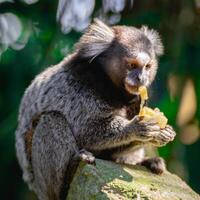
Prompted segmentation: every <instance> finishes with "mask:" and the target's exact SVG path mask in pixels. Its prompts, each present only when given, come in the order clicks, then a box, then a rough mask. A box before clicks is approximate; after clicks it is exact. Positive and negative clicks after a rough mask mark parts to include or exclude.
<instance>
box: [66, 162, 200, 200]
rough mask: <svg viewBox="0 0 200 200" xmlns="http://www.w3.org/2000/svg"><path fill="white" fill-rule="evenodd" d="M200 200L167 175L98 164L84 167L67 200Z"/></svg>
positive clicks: (175, 177)
mask: <svg viewBox="0 0 200 200" xmlns="http://www.w3.org/2000/svg"><path fill="white" fill-rule="evenodd" d="M109 199H112V200H118V199H121V200H134V199H141V200H180V199H182V200H190V199H191V200H200V197H199V195H198V194H196V193H195V192H194V191H192V190H191V188H190V187H189V186H187V185H186V184H185V183H184V182H183V181H182V180H181V179H180V178H178V177H177V176H175V175H173V174H170V173H169V172H165V173H164V174H163V175H155V174H152V173H151V172H149V171H147V170H146V169H145V168H144V167H141V166H122V165H118V164H115V163H113V162H109V161H103V160H98V159H97V160H96V166H93V165H85V164H83V163H81V164H80V166H79V168H78V170H77V172H76V174H75V177H74V179H73V181H72V183H71V187H70V190H69V194H68V198H67V200H109Z"/></svg>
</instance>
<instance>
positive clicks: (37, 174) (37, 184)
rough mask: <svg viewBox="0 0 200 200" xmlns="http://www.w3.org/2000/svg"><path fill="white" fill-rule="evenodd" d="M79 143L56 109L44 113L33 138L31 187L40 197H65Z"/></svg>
mask: <svg viewBox="0 0 200 200" xmlns="http://www.w3.org/2000/svg"><path fill="white" fill-rule="evenodd" d="M77 152H78V147H77V145H76V141H75V139H74V136H73V134H72V131H71V129H70V127H69V125H68V122H67V120H66V119H65V118H64V117H63V116H62V115H61V114H60V113H56V112H49V113H46V114H43V115H42V116H41V118H40V120H39V122H38V124H37V126H36V129H35V132H34V134H33V140H32V168H33V174H34V183H33V184H34V189H35V192H36V194H37V195H38V197H39V199H41V200H57V199H64V198H65V196H66V192H67V189H68V188H67V187H68V185H69V183H68V181H69V180H70V179H71V178H72V177H73V174H74V172H75V170H76V166H77V164H78V162H76V160H75V161H74V163H73V157H74V156H75V155H76V154H77Z"/></svg>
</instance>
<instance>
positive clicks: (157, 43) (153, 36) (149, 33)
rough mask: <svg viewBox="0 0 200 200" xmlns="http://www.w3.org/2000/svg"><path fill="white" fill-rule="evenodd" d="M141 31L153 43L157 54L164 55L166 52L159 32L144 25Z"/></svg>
mask: <svg viewBox="0 0 200 200" xmlns="http://www.w3.org/2000/svg"><path fill="white" fill-rule="evenodd" d="M141 31H142V32H143V33H144V35H145V36H146V37H147V38H148V39H149V41H150V42H151V44H152V45H153V48H154V51H155V53H156V55H158V56H160V55H162V54H163V53H164V47H163V44H162V41H161V38H160V35H159V33H158V32H157V31H155V30H153V29H149V28H148V27H147V26H142V28H141Z"/></svg>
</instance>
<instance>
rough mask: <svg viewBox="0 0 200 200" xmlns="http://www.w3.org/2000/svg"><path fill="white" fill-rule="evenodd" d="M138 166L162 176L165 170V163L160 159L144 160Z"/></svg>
mask: <svg viewBox="0 0 200 200" xmlns="http://www.w3.org/2000/svg"><path fill="white" fill-rule="evenodd" d="M139 164H140V165H142V166H145V167H146V168H147V169H149V170H150V171H151V172H153V173H155V174H162V173H163V172H164V171H165V170H166V165H165V161H164V159H163V158H161V157H154V158H146V159H144V160H143V161H142V162H141V163H139Z"/></svg>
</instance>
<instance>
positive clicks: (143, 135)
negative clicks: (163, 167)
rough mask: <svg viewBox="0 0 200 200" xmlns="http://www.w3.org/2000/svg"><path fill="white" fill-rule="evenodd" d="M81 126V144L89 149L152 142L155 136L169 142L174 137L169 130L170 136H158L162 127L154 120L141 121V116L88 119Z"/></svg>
mask: <svg viewBox="0 0 200 200" xmlns="http://www.w3.org/2000/svg"><path fill="white" fill-rule="evenodd" d="M81 127H82V130H81V132H80V133H79V136H78V137H79V141H81V144H80V146H82V147H83V148H86V149H88V150H103V149H108V148H113V147H117V146H121V145H126V144H129V143H131V142H133V141H142V142H150V141H151V140H152V141H153V140H154V138H156V139H157V141H159V140H162V141H165V143H167V142H169V141H170V140H171V138H173V137H174V136H173V134H172V133H171V132H167V134H168V135H169V137H160V138H158V137H157V136H158V135H159V134H160V127H159V126H158V125H157V124H156V123H154V122H144V121H141V120H140V118H139V117H135V118H134V119H133V120H130V121H129V120H126V119H124V118H123V117H120V116H115V117H107V118H96V119H94V118H93V119H87V121H86V122H85V124H84V125H82V126H81ZM83 127H84V128H83ZM155 144H156V143H155Z"/></svg>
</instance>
